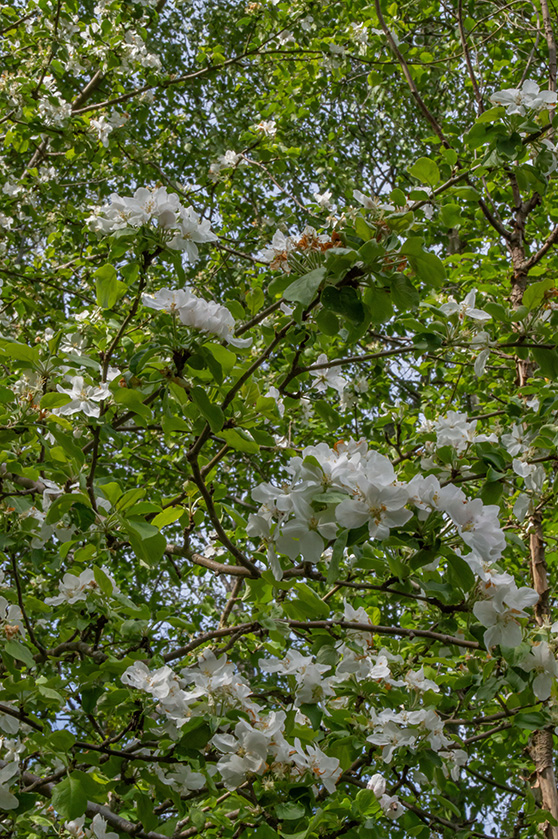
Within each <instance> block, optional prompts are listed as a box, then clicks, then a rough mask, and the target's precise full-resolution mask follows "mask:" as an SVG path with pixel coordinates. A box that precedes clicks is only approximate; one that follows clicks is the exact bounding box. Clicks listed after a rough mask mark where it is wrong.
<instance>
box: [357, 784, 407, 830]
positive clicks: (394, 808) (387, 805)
mask: <svg viewBox="0 0 558 839" xmlns="http://www.w3.org/2000/svg"><path fill="white" fill-rule="evenodd" d="M366 787H367V789H371V790H372V792H373V793H374V795H375V796H376V798H377V799H378V801H379V802H380V807H381V808H382V810H383V811H384V815H385V816H387V817H388V819H398V818H399V816H401V815H403V813H404V812H405V808H404V807H403V805H402V804H401V802H400V801H399V798H398V797H397V796H396V795H388V794H387V793H386V781H385V778H384V777H383V776H382V775H380V774H379V773H376V774H375V775H372V777H371V778H370V780H369V781H368V783H367V784H366Z"/></svg>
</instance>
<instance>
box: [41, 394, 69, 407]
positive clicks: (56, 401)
mask: <svg viewBox="0 0 558 839" xmlns="http://www.w3.org/2000/svg"><path fill="white" fill-rule="evenodd" d="M71 401H72V398H71V396H69V395H68V394H67V393H45V395H44V396H42V397H41V401H40V403H39V404H40V406H41V408H45V409H51V410H52V408H60V406H61V405H67V404H68V402H71Z"/></svg>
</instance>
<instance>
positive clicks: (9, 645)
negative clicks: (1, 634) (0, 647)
mask: <svg viewBox="0 0 558 839" xmlns="http://www.w3.org/2000/svg"><path fill="white" fill-rule="evenodd" d="M4 652H6V653H8V655H11V657H12V658H15V659H17V660H18V661H23V663H24V664H26V665H27V667H34V666H35V659H34V658H33V656H32V654H31V650H30V649H28V648H27V647H26V646H25V644H22V643H21V642H20V641H16V640H14V639H12V640H11V641H6V643H5V644H4Z"/></svg>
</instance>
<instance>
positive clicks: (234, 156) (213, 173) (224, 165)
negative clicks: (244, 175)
mask: <svg viewBox="0 0 558 839" xmlns="http://www.w3.org/2000/svg"><path fill="white" fill-rule="evenodd" d="M241 160H242V155H241V154H238V153H237V152H235V151H233V150H232V149H229V150H228V151H226V152H225V154H222V155H221V156H220V157H218V158H217V160H216V161H215V163H212V164H211V166H210V167H209V177H210V178H211V180H213V181H215V180H217V179H218V177H219V175H220V174H221V170H222V169H234V167H235V166H238V164H239V163H240V161H241Z"/></svg>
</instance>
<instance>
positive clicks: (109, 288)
mask: <svg viewBox="0 0 558 839" xmlns="http://www.w3.org/2000/svg"><path fill="white" fill-rule="evenodd" d="M93 276H94V277H95V288H96V291H97V304H98V305H99V306H100V307H101V308H102V309H112V307H113V306H114V304H115V303H116V301H117V300H118V298H119V297H121V296H122V295H123V294H124V292H125V291H126V283H122V282H120V280H118V279H117V276H116V269H115V268H114V267H113V266H112V265H109V264H108V263H107V264H106V265H102V266H101V267H100V268H98V269H97V270H96V271H95V273H94V274H93Z"/></svg>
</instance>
